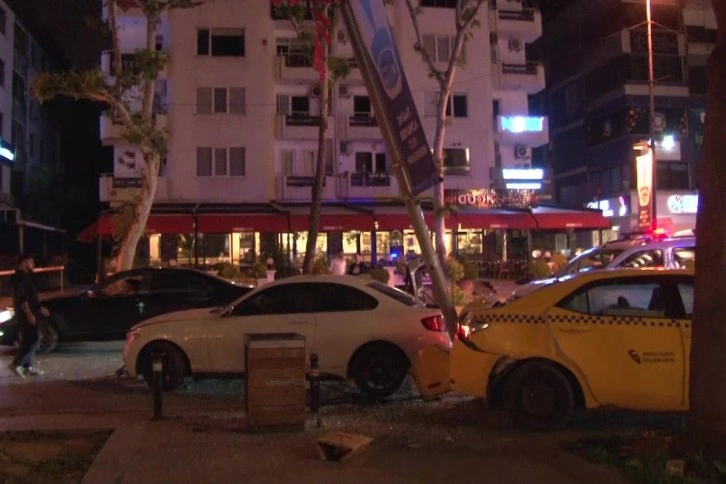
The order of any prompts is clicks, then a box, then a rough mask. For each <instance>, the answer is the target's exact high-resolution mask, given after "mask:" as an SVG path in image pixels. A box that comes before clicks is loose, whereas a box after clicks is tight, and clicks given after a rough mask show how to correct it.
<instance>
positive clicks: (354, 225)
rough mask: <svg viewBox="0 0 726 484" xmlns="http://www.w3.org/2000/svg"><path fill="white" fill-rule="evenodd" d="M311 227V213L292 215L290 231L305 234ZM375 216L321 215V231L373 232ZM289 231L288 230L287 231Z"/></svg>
mask: <svg viewBox="0 0 726 484" xmlns="http://www.w3.org/2000/svg"><path fill="white" fill-rule="evenodd" d="M309 227H310V213H307V212H300V213H293V214H290V229H291V230H292V231H293V232H304V231H307V230H308V228H309ZM373 228H374V226H373V216H372V215H370V214H366V213H352V212H345V213H336V212H325V211H323V213H321V214H320V231H321V232H330V231H338V230H341V231H347V230H361V231H371V230H373ZM285 230H287V229H285Z"/></svg>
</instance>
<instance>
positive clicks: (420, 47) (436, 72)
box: [406, 0, 441, 84]
mask: <svg viewBox="0 0 726 484" xmlns="http://www.w3.org/2000/svg"><path fill="white" fill-rule="evenodd" d="M406 7H408V13H409V15H410V16H411V23H412V24H413V30H414V32H415V33H416V44H415V46H414V48H415V49H416V50H417V51H418V52H419V53H420V54H421V56H422V57H423V60H424V62H426V65H427V67H428V69H429V72H430V73H431V75H432V76H434V78H435V79H436V80H437V81H438V82H439V84H441V71H440V70H439V69H437V68H436V64H435V63H434V60H433V59H432V58H431V55H429V53H428V52H427V51H426V48H425V47H424V44H423V39H422V37H421V29H420V28H419V26H418V20H417V19H416V17H417V16H418V12H417V11H416V7H414V6H413V3H412V2H411V0H406Z"/></svg>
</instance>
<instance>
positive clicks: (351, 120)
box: [338, 114, 383, 140]
mask: <svg viewBox="0 0 726 484" xmlns="http://www.w3.org/2000/svg"><path fill="white" fill-rule="evenodd" d="M338 136H339V137H340V138H342V139H346V140H380V139H382V138H383V135H382V134H381V129H380V128H379V127H378V121H376V118H374V117H373V116H371V115H370V114H356V115H353V116H340V117H339V118H338Z"/></svg>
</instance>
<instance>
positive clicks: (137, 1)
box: [32, 0, 203, 271]
mask: <svg viewBox="0 0 726 484" xmlns="http://www.w3.org/2000/svg"><path fill="white" fill-rule="evenodd" d="M201 3H203V2H202V0H199V1H195V0H106V6H107V8H108V23H107V25H106V26H105V28H106V29H107V31H108V33H109V34H110V37H111V45H112V56H113V60H112V66H113V72H112V76H107V75H106V74H105V73H104V72H103V71H102V70H101V69H100V67H96V68H93V69H91V70H88V71H84V72H76V71H68V72H60V73H42V74H40V75H38V76H37V77H36V78H35V79H33V81H32V90H33V94H34V95H35V97H37V98H38V100H39V101H40V102H46V101H48V100H50V99H53V98H55V97H57V96H66V97H71V98H75V99H89V100H92V101H97V102H100V103H103V104H105V105H106V106H108V107H109V109H110V111H111V113H112V115H113V117H114V118H115V120H116V121H117V122H119V123H120V124H121V126H122V136H123V138H124V139H125V140H126V141H127V142H128V143H130V144H131V145H134V146H136V148H137V149H138V150H139V152H140V153H141V156H142V158H143V162H144V163H143V174H142V186H141V190H140V192H139V194H138V196H137V197H136V198H135V199H134V200H131V201H130V202H129V203H128V204H127V205H126V206H125V207H124V208H123V209H122V210H121V211H120V214H119V216H118V217H117V223H116V227H117V228H116V232H117V233H116V236H117V240H118V241H119V247H118V254H117V265H116V270H119V271H120V270H127V269H130V268H131V267H132V265H133V261H134V257H135V255H136V246H137V244H138V242H139V239H140V238H141V236H142V235H143V233H144V229H145V227H146V221H147V219H148V217H149V213H150V212H151V206H152V204H153V202H154V197H155V196H156V186H157V181H158V175H159V165H160V162H161V159H162V157H163V156H164V155H165V154H166V151H167V145H166V142H167V134H168V133H167V132H166V130H165V129H159V128H157V127H156V117H155V113H154V91H155V86H156V79H157V77H158V76H159V72H160V71H161V70H162V69H163V68H164V65H165V63H166V55H165V54H164V53H162V52H159V51H157V50H156V28H157V24H158V23H159V21H160V19H161V16H162V15H163V14H164V13H165V12H167V11H169V10H172V9H180V8H191V7H194V6H197V5H199V4H201ZM120 6H121V7H122V8H124V7H126V8H127V7H135V8H140V9H141V11H142V13H143V15H144V16H145V17H146V39H145V41H146V42H145V48H144V49H139V50H137V51H136V52H134V54H133V59H132V60H130V61H128V62H126V63H124V62H122V57H121V48H120V46H119V25H118V9H119V7H120ZM124 60H125V59H124ZM134 104H136V105H140V109H138V108H135V106H134Z"/></svg>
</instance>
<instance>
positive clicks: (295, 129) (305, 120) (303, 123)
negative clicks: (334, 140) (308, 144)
mask: <svg viewBox="0 0 726 484" xmlns="http://www.w3.org/2000/svg"><path fill="white" fill-rule="evenodd" d="M331 127H333V117H332V116H328V128H329V129H330V128H331ZM319 129H320V116H313V115H309V114H278V115H277V119H276V120H275V138H276V139H306V140H312V139H318V130H319Z"/></svg>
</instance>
